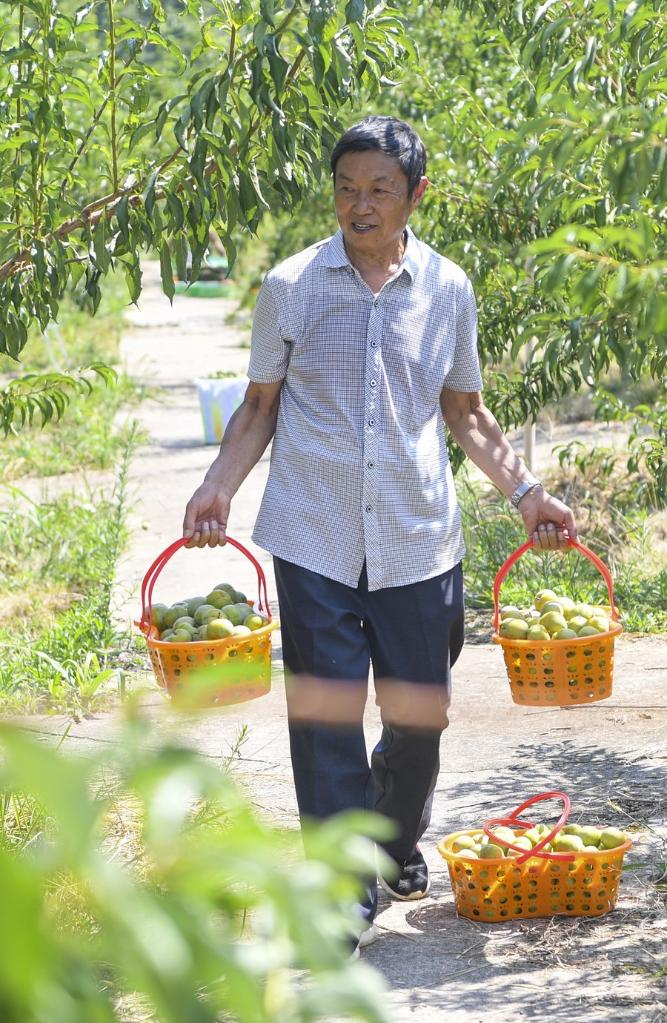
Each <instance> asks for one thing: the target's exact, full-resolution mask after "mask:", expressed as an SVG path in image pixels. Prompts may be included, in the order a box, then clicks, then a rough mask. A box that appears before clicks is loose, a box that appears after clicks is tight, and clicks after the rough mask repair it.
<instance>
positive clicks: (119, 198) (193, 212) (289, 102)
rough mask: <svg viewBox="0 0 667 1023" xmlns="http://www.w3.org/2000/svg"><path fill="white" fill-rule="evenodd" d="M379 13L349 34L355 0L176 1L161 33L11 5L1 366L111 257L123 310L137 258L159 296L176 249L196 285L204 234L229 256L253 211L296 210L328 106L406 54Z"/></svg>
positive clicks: (3, 125)
mask: <svg viewBox="0 0 667 1023" xmlns="http://www.w3.org/2000/svg"><path fill="white" fill-rule="evenodd" d="M19 7H20V9H21V10H22V11H23V14H22V19H23V20H22V21H19ZM383 8H384V5H383V4H382V3H381V4H380V6H379V7H377V8H376V9H375V18H374V19H373V22H372V23H370V22H369V24H368V25H365V26H364V24H363V23H364V20H365V17H366V8H365V3H364V2H363V0H347V2H344V0H315V2H313V3H309V4H308V5H305V7H304V8H302V7H301V5H297V4H293V3H291V2H289V3H288V2H284V3H283V2H281V0H243V2H241V3H231V2H230V0H221V2H220V4H219V5H218V7H217V8H216V10H215V13H214V14H211V13H210V11H207V12H204V11H203V10H202V9H201V8H200V5H199V4H197V2H196V0H185V2H184V4H183V11H182V13H180V14H179V17H178V19H177V20H176V19H175V18H174V17H173V16H172V15H168V14H166V13H165V10H164V9H163V7H162V4H161V3H158V2H157V0H156V2H152V3H150V4H149V5H148V6H146V7H145V9H142V13H141V15H140V16H139V15H137V16H136V17H133V16H132V12H131V11H130V9H129V8H123V9H122V10H118V9H116V8H114V12H113V15H114V16H113V21H112V22H111V23H110V22H109V10H108V8H107V5H106V4H104V3H102V2H101V0H99V2H95V3H85V4H83V5H81V6H80V7H78V8H77V9H76V10H75V11H74V13H73V14H72V16H71V17H70V16H66V15H65V14H64V13H63V12H62V11H57V12H56V14H55V16H54V18H55V20H54V22H53V24H50V23H49V22H48V19H47V20H45V19H44V16H43V15H44V10H45V8H43V6H42V5H41V4H40V3H38V2H37V0H35V2H28V3H24V4H22V5H19V4H12V5H9V9H10V16H9V17H8V19H7V25H6V29H5V32H4V36H3V47H4V49H3V51H0V90H2V94H3V95H4V96H5V100H4V101H3V103H1V104H0V151H2V148H3V147H4V149H5V150H6V154H7V161H6V163H5V165H4V168H3V174H2V177H0V323H2V327H1V328H0V351H2V352H5V353H7V354H9V355H10V356H11V357H12V358H15V359H17V358H18V357H19V354H20V351H21V349H22V348H23V346H24V344H25V343H26V339H27V336H28V335H27V329H28V328H29V326H30V324H31V323H32V322H33V321H35V320H36V321H37V322H38V323H39V324H40V325H41V326H42V328H43V327H45V326H46V324H47V323H48V322H49V320H50V319H51V318H52V317H53V316H54V315H55V314H56V311H57V305H58V301H59V299H60V298H61V296H62V294H63V292H64V290H65V289H66V288H68V287H71V286H72V285H74V284H76V282H77V281H79V278H81V277H83V280H82V282H81V284H79V287H83V289H84V292H85V294H86V295H87V296H88V299H89V302H90V306H91V308H92V309H93V311H94V310H95V309H97V307H98V305H99V302H100V299H101V295H102V289H103V287H104V279H105V275H106V274H107V273H108V272H109V271H110V270H112V269H114V268H115V267H117V264H118V262H119V261H120V262H121V263H122V265H123V270H124V273H125V279H126V282H127V286H128V294H129V297H130V300H131V301H134V302H136V301H137V299H138V298H139V294H140V289H141V273H140V271H139V265H140V256H141V254H142V253H143V252H146V251H148V252H156V253H157V254H159V258H160V265H161V274H162V281H163V287H164V289H165V292H166V294H168V295H169V297H170V298H171V297H172V296H173V272H172V271H173V268H172V255H173V260H174V261H175V262H176V266H177V269H178V270H179V275H180V273H181V271H182V270H183V264H184V253H185V252H186V251H188V250H189V251H190V253H191V256H192V259H191V271H190V276H191V279H196V277H197V274H198V273H199V267H200V265H201V262H202V260H203V258H204V256H205V253H206V246H207V241H208V230H209V226H210V225H211V224H212V223H214V222H215V224H216V226H217V229H218V231H219V232H220V234H221V236H224V237H225V239H226V243H227V244H228V246H229V248H230V250H235V249H236V246H237V243H238V232H242V231H250V232H254V231H256V230H257V228H258V226H259V222H260V220H261V218H262V216H263V215H264V213H265V212H266V211H267V210H269V209H276V208H279V207H280V208H282V207H284V206H285V205H287V204H293V203H295V202H298V201H300V200H301V199H302V198H303V197H304V196H305V195H306V194H307V192H308V190H309V189H310V188H312V186H313V184H316V183H317V180H318V175H319V168H320V166H321V165H322V164H323V163H325V162H326V153H327V150H328V148H330V146H331V144H332V140H333V138H334V136H335V133H336V132H337V130H338V125H337V116H338V113H339V111H341V110H342V109H343V107H344V105H345V104H347V103H349V102H350V101H351V100H353V99H354V98H355V97H358V96H360V94H361V90H362V89H363V88H364V87H365V84H366V83H367V82H370V83H372V84H373V87H374V88H377V87H378V84H379V83H380V82H381V81H382V80H383V79H386V78H387V76H390V75H391V74H392V73H393V72H394V69H395V68H396V66H397V64H398V63H399V62H400V60H401V58H402V56H403V55H404V53H406V52H408V50H409V45H410V44H409V43H408V41H407V39H406V38H405V34H404V32H403V28H402V25H401V24H400V22H398V21H397V20H396V19H395V18H387V19H385V20H383V18H382V11H383ZM12 19H13V20H12ZM33 58H35V59H33ZM235 232H237V235H236V236H235ZM15 282H19V288H18V292H17V291H16V289H15V287H14V283H15ZM5 311H7V312H6V315H5Z"/></svg>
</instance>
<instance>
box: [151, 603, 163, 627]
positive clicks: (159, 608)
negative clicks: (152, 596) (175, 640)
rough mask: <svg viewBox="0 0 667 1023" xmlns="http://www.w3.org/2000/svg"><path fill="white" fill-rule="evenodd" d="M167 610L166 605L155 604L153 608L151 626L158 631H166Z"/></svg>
mask: <svg viewBox="0 0 667 1023" xmlns="http://www.w3.org/2000/svg"><path fill="white" fill-rule="evenodd" d="M166 610H167V605H166V604H153V606H152V607H151V624H152V625H155V626H156V628H158V629H164V612H165V611H166Z"/></svg>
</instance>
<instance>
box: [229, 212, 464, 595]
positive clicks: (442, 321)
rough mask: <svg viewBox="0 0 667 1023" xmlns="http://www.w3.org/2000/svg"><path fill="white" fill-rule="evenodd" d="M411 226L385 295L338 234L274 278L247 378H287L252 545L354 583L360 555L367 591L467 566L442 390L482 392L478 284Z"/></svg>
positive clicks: (262, 303) (259, 316)
mask: <svg viewBox="0 0 667 1023" xmlns="http://www.w3.org/2000/svg"><path fill="white" fill-rule="evenodd" d="M407 230H408V241H407V246H406V251H405V254H404V256H403V260H402V261H401V264H400V265H399V267H398V269H397V271H396V273H395V274H394V276H393V277H392V278H391V279H390V280H389V281H387V283H386V284H385V285H384V286H383V288H382V290H381V291H380V292H379V294H377V295H374V294H373V292H372V290H371V289H370V288H369V286H368V285H367V284H366V282H365V281H364V280H363V278H362V277H361V275H360V274H359V272H358V271H357V270H356V269H355V267H353V266H352V264H351V263H350V261H349V259H348V257H347V253H346V250H345V246H344V243H343V236H342V232H340V231H339V232H338V233H337V234H335V235H334V236H333V237H332V238H329V239H326V240H325V241H322V242H318V243H317V244H316V245H313V246H311V247H310V248H308V249H306V250H305V251H303V252H300V253H298V254H297V255H295V256H292V257H291V258H289V259H287V260H285V262H283V263H281V264H280V265H279V266H277V267H276V268H275V269H273V270H271V271H270V272H269V273H268V274H267V276H266V278H265V280H264V283H263V285H262V288H261V290H260V293H259V295H258V298H257V306H256V309H255V316H254V322H253V331H252V345H251V353H250V366H249V370H248V376H249V377H250V379H251V380H253V381H256V382H258V383H274V382H277V381H279V380H282V381H283V386H282V390H281V394H280V407H279V411H278V420H277V424H276V432H275V437H274V440H273V446H272V451H271V465H270V470H269V478H268V481H267V485H266V489H265V492H264V497H263V499H262V503H261V507H260V510H259V515H258V518H257V522H256V524H255V530H254V533H253V539H254V540H255V542H256V543H257V544H259V546H261V547H263V548H265V549H266V550H268V551H270V552H271V553H272V554H275V555H277V556H278V557H280V558H284V559H285V560H287V561H291V562H293V563H294V564H297V565H301V566H303V567H304V568H308V569H310V570H311V571H314V572H319V573H320V574H322V575H325V576H327V577H328V578H330V579H335V580H337V581H338V582H341V583H344V584H345V585H347V586H352V587H356V585H357V582H358V580H359V575H360V573H361V570H362V567H363V563H364V561H365V562H366V569H367V573H368V584H369V588H370V589H371V590H377V589H382V588H384V587H389V586H404V585H407V584H408V583H413V582H418V581H420V580H422V579H428V578H430V577H432V576H434V575H439V574H440V573H441V572H446V571H447V570H448V569H449V568H452V567H453V566H454V565H455V564H456V563H457V562H458V561H460V560H461V558H462V557H463V554H464V546H463V537H462V533H461V521H460V512H459V508H458V505H457V502H456V495H455V493H454V482H453V477H452V472H451V468H450V465H449V458H448V454H447V444H446V440H445V427H444V423H443V419H442V414H441V411H440V392H441V391H442V389H443V387H447V388H450V389H452V390H457V391H479V390H481V386H482V379H481V375H480V370H479V361H478V357H477V330H476V324H477V317H476V308H475V298H474V294H473V290H472V287H471V285H470V281H469V280H468V278H467V277H466V275H465V273H464V272H463V270H461V268H460V267H458V266H456V264H454V263H452V262H451V261H450V260H449V259H446V258H445V257H444V256H440V255H438V253H436V252H434V251H433V250H432V249H431V248H429V246H428V245H425V244H423V243H422V242H420V241H419V240H418V239H417V238H416V236H415V235H414V233H413V232H412V231H411V230H410V229H409V228H408V229H407Z"/></svg>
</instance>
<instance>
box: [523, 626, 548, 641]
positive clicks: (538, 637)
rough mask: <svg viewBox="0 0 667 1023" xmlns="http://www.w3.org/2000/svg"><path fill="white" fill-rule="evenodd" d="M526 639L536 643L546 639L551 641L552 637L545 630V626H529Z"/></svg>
mask: <svg viewBox="0 0 667 1023" xmlns="http://www.w3.org/2000/svg"><path fill="white" fill-rule="evenodd" d="M526 639H530V640H532V641H533V642H534V643H537V642H543V641H544V640H545V639H551V636H550V635H549V633H548V632H547V630H546V629H545V628H544V626H543V625H539V624H537V625H529V626H528V633H527V635H526Z"/></svg>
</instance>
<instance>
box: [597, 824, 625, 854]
mask: <svg viewBox="0 0 667 1023" xmlns="http://www.w3.org/2000/svg"><path fill="white" fill-rule="evenodd" d="M627 840H628V836H627V835H626V834H625V832H624V831H621V829H620V828H605V829H604V831H603V832H602V834H601V835H600V841H599V842H598V847H599V848H600V849H616V848H617V846H619V845H623V843H624V842H627Z"/></svg>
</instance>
